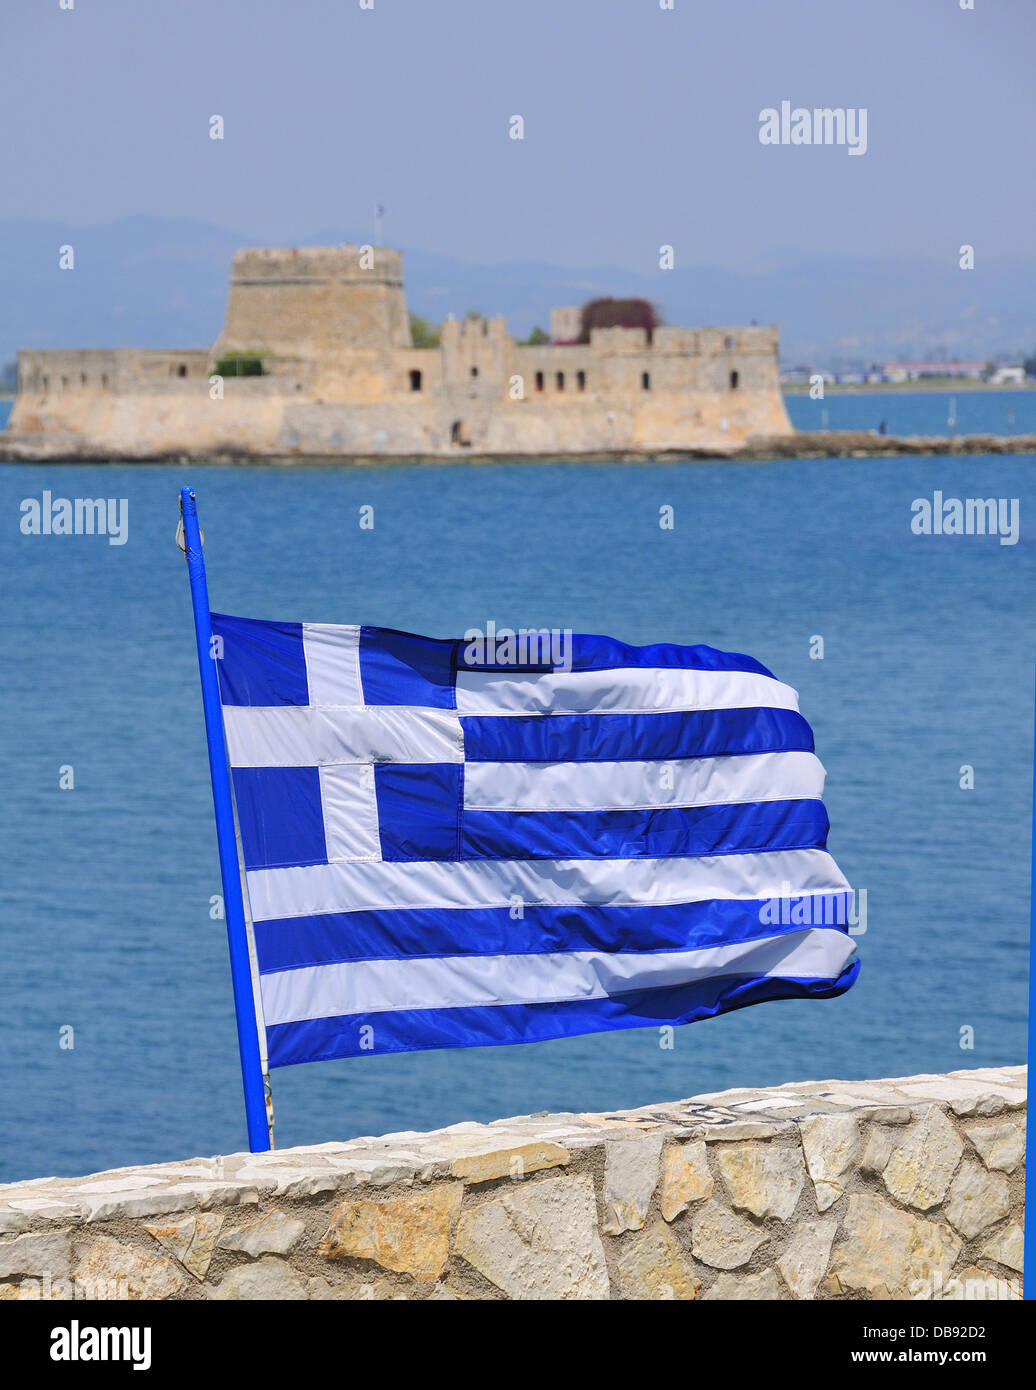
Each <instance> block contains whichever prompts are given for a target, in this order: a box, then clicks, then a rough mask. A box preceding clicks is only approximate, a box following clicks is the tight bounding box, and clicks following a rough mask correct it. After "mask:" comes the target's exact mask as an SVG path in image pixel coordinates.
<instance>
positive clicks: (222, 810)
mask: <svg viewBox="0 0 1036 1390" xmlns="http://www.w3.org/2000/svg"><path fill="white" fill-rule="evenodd" d="M180 512H181V515H182V516H183V540H184V547H185V554H186V556H187V573H188V575H189V577H190V581H191V603H192V604H193V605H194V631H195V635H196V636H197V639H198V667H199V669H200V671H201V699H202V705H203V706H204V709H205V736H206V738H207V739H208V744H209V772H210V773H211V775H212V804H213V807H214V809H215V812H216V839H217V841H218V843H219V868H220V874H221V875H222V878H223V906H224V911H225V913H226V922H227V940H228V942H229V944H230V976H231V980H232V982H233V986H234V1009H235V1011H236V1013H237V1045H238V1048H239V1050H240V1053H241V1079H242V1081H243V1082H244V1088H245V1117H246V1119H247V1121H248V1147H249V1148H250V1149H251V1151H252V1153H254V1154H255V1153H266V1152H267V1150H268V1149H269V1148H270V1131H269V1128H268V1125H267V1115H266V1097H265V1093H264V1090H263V1068H262V1062H261V1060H260V1057H259V1029H258V1025H257V1023H256V1017H255V997H254V995H253V993H252V969H251V965H250V963H249V958H248V934H247V931H246V929H245V905H244V899H243V897H242V895H241V875H240V870H239V866H238V858H237V837H236V835H235V832H234V806H233V802H232V801H231V797H230V768H229V765H228V763H227V748H226V742H225V740H224V738H223V707H222V704H221V702H220V696H219V680H218V678H217V676H216V664H215V660H214V658H213V656H212V618H211V616H210V612H209V590H208V585H207V584H206V582H205V559H204V556H203V555H202V549H201V532H200V530H199V529H198V509H197V506H196V504H195V498H194V492H193V491H192V489H191V488H189V487H184V488H181V489H180Z"/></svg>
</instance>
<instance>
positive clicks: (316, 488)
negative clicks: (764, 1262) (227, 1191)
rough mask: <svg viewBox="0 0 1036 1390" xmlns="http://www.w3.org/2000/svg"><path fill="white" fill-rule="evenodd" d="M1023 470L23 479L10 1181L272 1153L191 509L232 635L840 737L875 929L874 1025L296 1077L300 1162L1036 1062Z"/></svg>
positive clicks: (829, 798) (1030, 665) (76, 474)
mask: <svg viewBox="0 0 1036 1390" xmlns="http://www.w3.org/2000/svg"><path fill="white" fill-rule="evenodd" d="M918 394H919V396H920V393H918ZM910 400H911V398H910V397H908V396H902V397H900V396H897V397H896V398H895V403H894V404H890V405H889V406H888V407H887V410H888V414H889V428H890V430H893V429H899V428H901V426H899V425H898V423H896V421H895V417H894V416H893V414H892V411H893V410H894V409H900V410H901V411H903V412H904V414H905V413H906V412H908V411H909V410H911V409H913V410H916V412H917V413H918V415H919V416H920V415H921V414H922V413H923V412H925V411H928V410H929V409H930V407H931V398H930V397H928V396H927V395H926V396H924V398H923V399H917V400H915V401H914V404H913V405H912V406H911V405H910ZM1003 400H1004V397H1003V396H1002V395H1000V394H999V393H997V401H996V403H995V409H999V410H1002V409H1003ZM836 401H838V402H844V403H846V404H847V405H848V404H849V403H852V405H853V406H854V408H855V407H856V406H857V405H859V404H866V405H867V406H868V407H871V406H872V405H873V401H874V398H873V397H860V398H855V397H836V398H832V399H831V400H830V402H829V408H830V410H831V421H830V423H831V425H832V426H834V425H837V424H840V423H843V422H842V421H840V420H836V419H835V405H836ZM814 404H815V403H813V402H809V401H808V400H801V399H800V400H798V401H795V400H794V399H793V401H792V406H793V415H794V414H796V413H797V411H798V409H800V408H801V409H806V408H807V407H808V408H812V407H813V405H814ZM971 404H976V409H977V403H976V402H975V399H974V397H972V396H971V395H965V394H964V393H961V395H960V396H959V398H958V405H959V412H960V421H961V424H960V428H964V426H965V416H964V411H965V408H966V406H969V405H971ZM944 406H945V401H944V402H943V407H940V408H944ZM991 408H994V407H991ZM1016 409H1017V411H1018V417H1017V425H1018V428H1019V429H1022V428H1033V425H1032V424H1026V423H1025V422H1024V421H1023V419H1022V407H1021V403H1019V404H1018V406H1017V407H1016ZM979 414H980V412H979ZM800 423H801V421H800ZM970 427H971V428H974V429H988V428H992V427H993V425H992V423H991V422H990V421H989V420H985V419H983V420H982V421H981V423H976V424H973V425H971V426H970ZM1034 464H1036V460H1034V459H1033V458H1032V457H1031V456H1030V457H1024V456H1023V457H1000V458H987V457H966V458H945V457H944V458H908V459H904V458H893V459H887V458H882V459H855V460H846V459H822V460H808V461H803V460H785V461H781V462H764V463H713V462H700V463H668V462H667V463H657V464H656V463H639V464H618V463H615V464H609V463H599V464H589V465H580V464H571V463H557V464H523V465H519V464H507V463H501V464H492V465H489V464H487V465H423V466H402V465H400V466H385V467H315V466H306V465H298V464H296V465H291V466H252V465H250V466H237V467H229V466H225V467H214V466H205V465H201V464H198V465H192V466H191V467H178V466H171V465H170V466H155V465H144V464H140V465H131V466H126V465H121V464H120V465H114V464H112V465H85V466H84V465H63V464H51V465H32V466H22V465H5V466H3V467H0V573H2V575H3V586H4V602H3V605H2V608H0V659H2V669H3V675H4V680H3V690H2V694H0V747H2V749H3V750H4V760H3V765H4V796H3V799H2V803H0V829H2V836H3V841H2V842H3V847H4V854H3V872H2V875H0V952H2V961H3V969H2V972H0V1181H12V1180H16V1179H20V1178H28V1177H34V1176H42V1175H48V1174H80V1173H87V1172H91V1171H96V1170H100V1169H104V1168H110V1167H114V1166H119V1165H125V1164H134V1163H146V1162H157V1161H162V1160H168V1159H175V1158H183V1157H188V1156H192V1155H198V1154H217V1153H229V1152H233V1151H236V1150H239V1149H241V1148H243V1147H244V1146H245V1130H244V1116H243V1107H242V1100H241V1082H240V1071H239V1066H238V1059H237V1049H236V1038H235V1030H234V1017H233V1007H232V1000H231V991H230V979H229V971H228V963H227V946H226V936H225V924H224V922H223V921H222V920H220V919H219V917H218V915H215V914H216V913H217V912H218V907H217V906H215V905H214V904H215V903H216V900H217V898H218V895H219V893H220V881H219V869H218V862H217V855H216V841H215V833H214V826H213V817H212V805H211V798H210V788H209V785H208V767H207V762H206V749H205V738H204V732H203V725H202V712H201V700H200V694H199V687H198V670H197V657H196V652H195V646H194V634H193V627H192V618H191V608H190V602H189V596H188V587H187V576H186V573H185V567H184V562H183V557H182V556H181V554H180V551H179V550H178V549H177V546H176V543H175V538H174V537H175V531H176V525H177V520H178V493H179V488H180V486H181V485H182V484H183V483H190V484H192V485H193V487H194V488H195V491H196V493H197V499H198V509H199V514H200V517H201V523H202V528H203V530H204V532H205V537H206V544H205V555H206V562H207V566H208V573H209V585H210V594H211V599H212V605H213V607H214V608H216V609H218V610H222V611H225V612H231V613H238V614H244V615H248V616H253V617H261V618H272V619H287V620H312V621H327V622H340V623H346V622H365V623H372V624H379V625H383V626H388V627H397V628H405V629H409V630H412V631H417V632H422V633H427V634H430V635H433V636H442V637H446V636H456V635H459V634H462V633H463V632H464V631H465V630H466V629H467V628H469V627H484V626H485V624H486V623H487V621H488V620H490V619H492V620H494V621H495V622H496V624H497V625H498V627H499V626H502V625H505V624H507V625H510V626H537V627H540V626H543V627H558V628H570V629H572V630H573V631H577V632H590V633H607V634H610V635H613V636H615V637H618V638H621V639H623V640H625V641H627V642H633V643H646V642H661V641H669V642H685V643H695V642H706V643H710V644H712V645H713V646H717V647H721V648H724V649H727V650H735V651H744V652H748V653H750V654H752V655H753V656H755V657H757V658H759V659H760V660H761V661H763V662H764V663H765V664H766V665H767V666H768V667H769V668H770V669H771V670H772V671H773V672H774V673H775V674H776V675H777V676H778V677H779V678H780V679H781V680H783V681H786V682H788V683H789V684H791V685H793V686H794V687H796V688H797V689H798V691H799V693H800V701H801V707H802V710H803V712H804V713H805V715H806V717H807V718H808V719H809V720H810V722H811V723H812V725H813V728H814V731H815V734H816V742H817V750H818V753H819V754H820V757H821V759H822V761H823V762H824V764H825V766H826V768H827V773H828V781H827V791H826V796H825V800H826V802H827V806H828V810H829V812H830V816H831V824H832V829H831V835H830V841H829V846H830V849H831V852H832V853H833V854H834V856H835V858H836V859H837V861H838V863H839V865H840V866H841V867H842V869H843V870H844V872H845V873H846V875H847V876H848V878H849V880H850V882H851V884H852V885H853V887H854V888H855V889H856V891H857V902H858V905H859V908H860V912H861V920H860V923H859V926H860V927H861V928H862V927H865V930H864V931H862V932H861V934H859V935H858V937H857V944H858V948H859V954H860V957H861V960H862V970H861V974H860V977H859V981H858V983H857V984H856V986H855V987H854V988H853V989H852V990H851V991H850V992H849V993H848V994H847V995H844V996H842V997H840V998H837V999H831V1000H823V1001H783V1002H778V1003H769V1004H762V1005H758V1006H755V1007H752V1008H748V1009H744V1010H742V1011H740V1012H737V1013H733V1014H728V1015H726V1016H723V1017H720V1018H717V1019H712V1020H709V1021H706V1022H702V1023H696V1024H692V1025H690V1026H688V1027H684V1028H680V1029H677V1030H676V1032H675V1034H674V1036H673V1038H672V1046H667V1045H666V1043H667V1042H668V1041H669V1040H668V1039H667V1038H666V1037H665V1036H664V1035H662V1034H660V1032H659V1030H658V1029H653V1028H645V1029H635V1030H630V1031H627V1032H615V1033H608V1034H598V1035H591V1036H586V1037H578V1038H571V1039H565V1040H559V1041H554V1042H545V1043H535V1044H524V1045H518V1046H512V1047H499V1048H485V1049H474V1050H463V1049H452V1050H443V1051H434V1052H422V1053H414V1054H402V1055H392V1056H384V1057H379V1056H369V1057H363V1058H359V1059H353V1060H348V1061H341V1062H327V1063H319V1064H310V1065H307V1066H300V1067H292V1068H284V1069H281V1070H278V1071H276V1072H275V1073H274V1075H273V1089H274V1098H275V1104H276V1113H277V1142H278V1145H279V1146H282V1147H285V1146H290V1145H298V1144H313V1143H321V1142H325V1141H328V1140H344V1139H348V1138H351V1137H353V1136H356V1135H364V1134H381V1133H386V1132H391V1131H395V1130H405V1129H426V1128H431V1127H436V1126H441V1125H448V1124H452V1123H455V1122H457V1121H461V1120H491V1119H495V1118H500V1117H504V1116H508V1115H515V1114H527V1113H530V1112H536V1111H544V1110H551V1111H565V1110H574V1111H608V1110H611V1109H614V1108H618V1107H628V1106H640V1105H648V1104H651V1103H653V1102H661V1101H667V1100H674V1099H677V1098H681V1097H686V1096H693V1095H697V1094H700V1093H702V1092H710V1091H716V1090H720V1089H722V1088H725V1087H731V1086H762V1085H770V1084H777V1083H780V1082H785V1081H802V1080H807V1079H822V1078H845V1079H853V1078H867V1077H882V1076H897V1075H904V1074H912V1073H916V1072H941V1071H948V1070H954V1069H957V1068H968V1067H990V1066H999V1065H1005V1064H1016V1063H1020V1062H1023V1061H1024V1060H1025V1042H1026V1016H1027V1015H1026V1009H1027V1004H1026V977H1027V968H1028V936H1029V878H1030V826H1031V809H1032V779H1033V702H1034V685H1033V670H1034V660H1036V614H1034V611H1033V597H1032V596H1033V594H1034V593H1036V467H1034ZM45 489H46V490H49V491H50V492H51V493H52V494H53V496H54V497H69V498H76V497H89V498H99V497H103V498H114V499H125V505H126V507H127V508H128V511H127V512H126V513H125V515H126V517H127V519H128V529H127V532H126V543H125V544H123V545H109V543H108V539H107V538H106V537H103V536H85V535H83V536H42V535H23V534H22V533H21V530H20V526H19V521H20V515H21V504H22V502H23V501H25V500H26V499H29V498H36V499H39V498H41V496H42V493H43V491H44V490H45ZM935 491H940V492H941V493H942V494H943V495H944V498H950V497H959V498H961V499H963V498H967V497H982V498H987V497H992V498H1004V499H1006V500H1007V501H1008V503H1009V502H1010V501H1011V499H1018V508H1019V511H1018V515H1019V519H1020V534H1019V537H1018V540H1017V544H1014V545H1002V544H1000V541H999V539H998V538H997V537H995V536H978V535H961V536H957V535H945V534H943V535H917V534H914V532H913V531H912V529H911V519H912V516H913V514H914V503H915V502H916V501H917V500H918V499H931V498H932V497H933V494H934V492H935ZM365 507H371V508H373V519H374V526H373V529H369V530H365V529H361V526H360V524H359V523H360V516H361V508H365ZM668 508H672V518H673V521H674V525H673V528H672V529H664V528H663V527H662V526H661V525H660V520H662V519H663V518H666V517H668V515H669V513H668V511H666V510H665V509H668ZM821 640H822V646H821ZM821 651H822V656H821V655H819V653H820V652H821ZM63 784H64V785H63Z"/></svg>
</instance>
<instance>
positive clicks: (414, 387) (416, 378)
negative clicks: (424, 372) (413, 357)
mask: <svg viewBox="0 0 1036 1390" xmlns="http://www.w3.org/2000/svg"><path fill="white" fill-rule="evenodd" d="M410 389H411V391H420V389H421V373H420V372H419V371H418V370H417V368H416V367H415V368H414V370H413V371H412V372H411V373H410Z"/></svg>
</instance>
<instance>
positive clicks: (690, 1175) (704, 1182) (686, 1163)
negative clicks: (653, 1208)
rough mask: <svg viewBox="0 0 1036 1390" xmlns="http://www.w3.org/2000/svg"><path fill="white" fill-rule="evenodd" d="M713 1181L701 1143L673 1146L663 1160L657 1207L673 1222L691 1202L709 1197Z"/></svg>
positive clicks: (701, 1141)
mask: <svg viewBox="0 0 1036 1390" xmlns="http://www.w3.org/2000/svg"><path fill="white" fill-rule="evenodd" d="M712 1189H713V1181H712V1174H711V1173H710V1172H709V1161H708V1157H707V1152H706V1147H705V1143H704V1141H703V1140H700V1139H697V1140H692V1141H691V1142H690V1143H689V1144H673V1145H672V1146H671V1147H670V1148H668V1149H666V1151H665V1154H664V1156H663V1159H662V1188H661V1192H660V1196H659V1205H660V1207H661V1210H662V1215H663V1216H664V1217H665V1219H666V1220H667V1221H675V1220H676V1218H677V1217H678V1216H679V1215H680V1213H681V1212H684V1211H686V1210H687V1208H688V1207H689V1206H690V1204H691V1203H692V1202H700V1201H702V1200H703V1199H704V1198H705V1197H711V1196H712Z"/></svg>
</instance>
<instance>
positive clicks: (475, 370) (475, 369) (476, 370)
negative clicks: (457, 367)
mask: <svg viewBox="0 0 1036 1390" xmlns="http://www.w3.org/2000/svg"><path fill="white" fill-rule="evenodd" d="M471 375H472V376H473V377H476V376H478V368H477V367H472V369H471Z"/></svg>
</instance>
